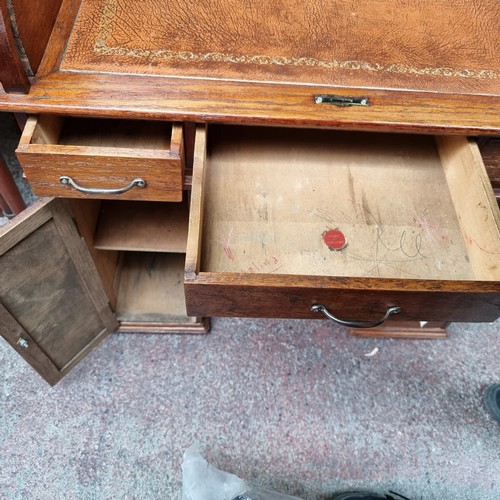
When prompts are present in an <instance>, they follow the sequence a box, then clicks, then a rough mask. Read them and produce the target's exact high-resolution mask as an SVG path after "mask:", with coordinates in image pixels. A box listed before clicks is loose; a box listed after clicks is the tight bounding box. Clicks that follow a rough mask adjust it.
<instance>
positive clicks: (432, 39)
mask: <svg viewBox="0 0 500 500" xmlns="http://www.w3.org/2000/svg"><path fill="white" fill-rule="evenodd" d="M495 2H496V0H492V1H490V0H482V1H481V0H476V2H474V1H472V0H467V1H462V0H459V1H458V2H455V5H453V6H451V7H449V6H448V7H446V5H447V4H448V1H447V0H438V1H437V2H436V1H435V0H433V1H432V2H430V1H427V0H420V1H419V2H413V4H414V5H413V6H412V5H410V4H411V3H412V2H407V1H405V0H398V1H389V0H349V1H347V2H345V1H343V2H340V1H339V0H322V1H321V0H315V1H306V0H288V1H286V2H285V1H281V2H278V3H277V5H268V4H267V2H256V1H252V0H227V1H224V2H223V1H221V0H219V1H213V0H212V1H210V0H199V1H198V2H196V3H192V2H183V1H176V2H168V1H160V0H144V1H142V2H130V1H127V0H84V1H83V4H82V8H81V11H80V15H79V18H78V19H77V22H76V24H75V29H74V30H73V33H72V35H71V37H70V41H69V44H68V48H67V51H66V54H65V58H64V60H63V64H62V66H63V68H66V69H106V67H105V65H106V64H107V65H108V68H109V69H110V70H112V71H117V72H126V71H129V70H130V69H131V68H136V69H135V70H134V69H132V72H137V70H139V72H144V73H149V74H151V73H153V74H174V75H179V76H194V77H216V78H228V79H240V78H241V79H245V80H249V79H256V80H271V81H272V80H278V81H302V82H304V81H305V82H308V81H310V82H311V83H333V82H335V83H358V81H359V83H363V81H364V82H365V83H370V81H371V80H370V79H373V75H376V74H380V75H381V76H382V75H383V74H385V75H386V76H385V77H384V78H385V82H386V83H389V85H390V84H391V80H393V81H397V79H398V78H400V77H403V78H405V80H406V84H405V86H409V87H412V85H411V78H414V79H415V82H417V87H422V88H424V89H425V87H426V84H423V83H422V82H423V80H425V79H426V78H429V77H430V78H432V77H437V78H441V79H445V80H446V79H458V80H459V81H460V80H462V81H464V80H469V81H470V80H490V81H491V80H497V79H498V76H499V68H498V62H497V63H496V64H495V63H494V61H498V59H497V56H496V49H495V46H496V44H497V41H496V39H498V38H499V37H498V33H497V32H496V30H495V29H494V26H495V25H498V23H497V20H498V19H495V14H494V12H495V9H494V5H495ZM452 3H453V2H452ZM471 3H472V4H473V3H476V4H477V5H475V6H474V8H469V4H471ZM271 4H274V2H271ZM415 4H416V6H415ZM437 4H440V6H439V5H437ZM431 5H432V6H431ZM478 5H479V6H482V7H483V8H484V11H485V12H484V18H481V8H479V9H478ZM488 5H490V6H491V7H492V9H493V10H491V9H488ZM370 7H371V8H370ZM429 9H431V11H434V12H435V14H432V12H430V11H429ZM438 10H440V12H441V17H444V18H445V17H446V15H447V14H448V15H451V14H453V16H454V17H453V19H454V21H453V23H452V24H453V29H452V27H451V25H450V22H449V21H448V22H441V21H440V19H439V18H438V19H435V18H434V17H433V16H434V15H435V16H438ZM474 10H475V17H472V18H471V17H470V12H472V11H474ZM486 11H488V12H486ZM496 11H497V12H498V9H496ZM492 13H493V19H492V18H491V17H492ZM335 15H336V16H337V18H335ZM398 16H399V17H398ZM424 16H429V18H426V17H424ZM464 16H468V19H465V17H464ZM478 16H479V17H478ZM498 17H499V15H498V14H497V15H496V18H498ZM89 20H90V21H91V24H89ZM465 27H466V28H465ZM446 30H448V31H446ZM488 35H491V37H490V38H491V39H490V40H488V39H486V40H485V36H488ZM88 48H91V51H92V53H91V54H89V52H88ZM84 50H85V51H84ZM330 56H335V57H330ZM349 56H352V57H349ZM436 61H439V62H443V64H428V63H431V62H432V63H435V62H436ZM489 62H493V64H492V65H490V66H489V67H488V66H486V67H481V66H479V64H484V63H489ZM445 63H446V64H445ZM464 63H468V64H467V65H466V66H465V65H464ZM110 64H111V65H112V66H111V67H109V65H110ZM461 64H462V65H461ZM164 68H169V69H171V70H173V71H165V69H164ZM225 68H227V70H226V69H225ZM252 68H253V69H252ZM336 73H341V74H342V75H343V76H340V75H339V76H336ZM356 74H358V76H356ZM362 75H365V78H364V79H363V76H362ZM370 75H372V76H370ZM391 75H392V76H391ZM360 77H361V78H360ZM337 78H338V79H339V81H338V82H337ZM378 78H380V77H378ZM387 79H389V80H388V81H387ZM418 82H420V83H418ZM408 83H410V85H408ZM492 83H493V82H492ZM443 85H445V86H446V84H445V83H444V84H443ZM452 85H453V87H455V90H457V85H458V86H459V85H460V84H459V83H454V84H452ZM472 85H473V84H472ZM495 86H496V84H495ZM443 90H447V88H444V89H443ZM458 90H459V89H458Z"/></svg>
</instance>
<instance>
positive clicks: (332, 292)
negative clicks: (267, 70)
mask: <svg viewBox="0 0 500 500" xmlns="http://www.w3.org/2000/svg"><path fill="white" fill-rule="evenodd" d="M191 196H192V199H191V212H190V226H189V235H188V250H187V258H186V272H185V293H186V301H187V311H188V314H190V315H197V316H203V315H207V316H251V317H292V318H313V317H323V316H322V315H319V314H317V312H314V311H313V310H312V308H313V306H314V305H322V306H324V307H325V308H327V309H328V310H329V311H330V312H331V313H332V314H335V315H337V316H339V317H341V318H343V319H348V320H359V321H366V322H371V321H372V320H373V321H375V320H379V319H380V318H382V317H383V316H384V315H385V314H386V312H387V310H388V309H389V308H391V307H398V308H400V312H399V313H398V314H395V315H394V318H398V320H436V321H492V320H495V319H496V318H497V317H498V316H499V315H500V282H499V281H500V231H499V227H500V214H499V210H498V206H497V204H496V200H495V198H494V195H493V191H492V188H491V184H490V183H489V180H488V177H487V175H486V172H485V169H484V165H483V163H482V159H481V155H480V153H479V150H478V148H477V145H476V144H475V143H474V142H473V141H470V140H468V139H467V138H464V137H452V136H449V137H437V138H434V137H431V136H417V135H397V134H374V133H354V132H343V131H327V130H319V131H318V130H301V129H280V128H264V127H241V126H210V127H209V128H208V130H206V129H205V128H204V127H202V126H200V127H199V128H198V129H197V135H196V145H195V164H194V172H193V187H192V193H191Z"/></svg>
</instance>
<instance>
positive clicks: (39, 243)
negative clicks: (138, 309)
mask: <svg viewBox="0 0 500 500" xmlns="http://www.w3.org/2000/svg"><path fill="white" fill-rule="evenodd" d="M0 276H1V280H0V333H1V335H2V336H3V337H4V338H5V339H6V340H7V342H9V343H10V344H11V345H12V347H14V349H15V350H16V351H17V352H18V353H19V354H21V356H22V357H23V358H24V359H25V360H26V361H27V362H28V363H29V364H30V365H31V366H32V367H33V368H34V369H35V370H36V371H37V372H38V373H39V374H40V375H41V376H42V377H43V378H44V379H45V380H46V381H47V382H49V383H50V384H52V385H53V384H55V383H57V382H58V381H59V380H60V379H61V378H62V377H63V376H64V375H65V374H66V373H67V372H68V371H69V370H70V369H71V368H72V367H73V366H75V365H76V364H77V363H78V362H79V361H80V360H81V359H82V358H83V357H84V356H85V355H86V354H87V353H88V352H90V351H91V350H92V349H93V348H94V347H95V346H96V345H97V344H99V342H101V341H102V340H103V339H104V338H105V337H106V335H107V334H108V333H109V332H110V331H113V330H114V329H115V328H116V326H117V323H116V319H115V317H114V315H113V313H112V311H111V308H110V305H109V302H108V298H107V296H106V294H105V292H104V289H103V286H102V283H101V280H100V278H99V276H98V273H97V270H96V268H95V266H94V263H93V261H92V259H91V256H90V253H89V250H88V248H87V246H86V245H85V243H84V241H83V239H82V238H81V237H80V235H79V233H78V231H77V228H76V225H75V223H74V221H73V219H72V217H71V214H70V212H69V210H68V209H67V208H66V206H65V203H64V201H62V200H53V199H41V200H38V201H37V202H36V203H34V204H33V205H32V206H30V207H29V208H28V209H27V210H25V211H24V212H22V213H21V214H20V215H19V216H17V217H16V218H15V219H13V220H12V221H9V222H8V223H7V224H6V225H5V226H3V227H1V228H0Z"/></svg>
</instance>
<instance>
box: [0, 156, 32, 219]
mask: <svg viewBox="0 0 500 500" xmlns="http://www.w3.org/2000/svg"><path fill="white" fill-rule="evenodd" d="M0 197H1V200H0V205H1V207H2V210H3V212H4V214H5V215H6V216H7V217H12V216H14V215H16V214H18V213H19V212H22V211H23V210H24V209H25V208H26V204H25V203H24V200H23V198H22V196H21V193H20V192H19V189H18V188H17V186H16V183H15V182H14V179H13V178H12V174H11V173H10V170H9V168H8V167H7V165H6V164H5V162H4V161H3V159H2V158H0Z"/></svg>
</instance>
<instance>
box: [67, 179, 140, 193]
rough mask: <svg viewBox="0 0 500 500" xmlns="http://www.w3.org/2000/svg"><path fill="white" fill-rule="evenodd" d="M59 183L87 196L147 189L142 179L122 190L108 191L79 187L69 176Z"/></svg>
mask: <svg viewBox="0 0 500 500" xmlns="http://www.w3.org/2000/svg"><path fill="white" fill-rule="evenodd" d="M59 181H60V182H61V184H63V185H65V186H67V185H68V184H69V185H70V186H72V187H74V188H75V189H76V190H77V191H80V193H85V194H122V193H126V192H127V191H129V190H130V189H132V188H133V187H140V188H143V187H146V181H145V180H144V179H141V178H137V179H134V180H133V181H132V182H131V183H130V184H128V185H126V186H124V187H122V188H112V189H106V188H87V187H83V186H80V185H78V184H77V183H76V182H75V181H74V180H73V179H72V178H71V177H69V176H67V175H62V176H61V177H59Z"/></svg>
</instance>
